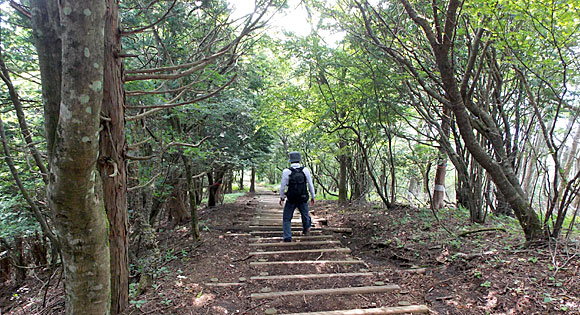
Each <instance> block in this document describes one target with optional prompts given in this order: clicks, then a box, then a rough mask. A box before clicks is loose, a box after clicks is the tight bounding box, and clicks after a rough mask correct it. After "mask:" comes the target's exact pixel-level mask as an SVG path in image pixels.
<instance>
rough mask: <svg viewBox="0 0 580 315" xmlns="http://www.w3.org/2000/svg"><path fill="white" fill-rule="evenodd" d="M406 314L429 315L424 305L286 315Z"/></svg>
mask: <svg viewBox="0 0 580 315" xmlns="http://www.w3.org/2000/svg"><path fill="white" fill-rule="evenodd" d="M407 313H413V314H418V313H429V308H428V307H427V306H425V305H409V306H393V307H378V308H359V309H353V310H341V311H322V312H309V313H292V314H286V315H371V314H372V315H389V314H407Z"/></svg>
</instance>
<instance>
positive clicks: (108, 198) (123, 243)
mask: <svg viewBox="0 0 580 315" xmlns="http://www.w3.org/2000/svg"><path fill="white" fill-rule="evenodd" d="M106 3H107V11H106V15H105V45H104V49H105V63H104V80H103V81H102V89H103V106H102V109H101V115H102V116H103V117H104V118H105V119H103V120H102V131H101V133H100V142H99V146H100V153H99V164H98V167H99V171H100V173H101V178H102V179H103V192H104V201H105V209H106V211H107V218H108V220H109V244H110V252H111V313H112V314H118V313H121V312H123V311H124V310H125V309H126V308H127V307H128V306H129V253H128V243H127V241H128V240H127V231H128V213H127V170H126V163H125V153H126V150H127V141H126V138H125V117H124V115H125V110H124V108H125V95H124V90H123V81H122V77H123V64H122V61H123V60H122V59H121V58H118V57H117V56H116V55H118V53H119V52H120V51H121V36H120V34H119V30H120V27H119V11H118V4H117V1H115V0H107V1H106ZM93 84H94V85H95V86H94V87H95V88H98V87H99V86H98V83H93Z"/></svg>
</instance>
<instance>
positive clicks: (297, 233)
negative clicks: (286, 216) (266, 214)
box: [250, 229, 322, 236]
mask: <svg viewBox="0 0 580 315" xmlns="http://www.w3.org/2000/svg"><path fill="white" fill-rule="evenodd" d="M293 230H294V231H293V232H292V235H293V236H294V235H302V229H299V230H298V229H293ZM310 233H311V234H320V233H322V231H310ZM250 235H254V236H256V235H280V236H282V229H280V230H278V231H275V230H270V231H251V232H250Z"/></svg>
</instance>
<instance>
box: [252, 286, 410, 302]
mask: <svg viewBox="0 0 580 315" xmlns="http://www.w3.org/2000/svg"><path fill="white" fill-rule="evenodd" d="M399 289H400V287H399V286H398V285H396V284H387V285H380V286H379V285H377V286H368V287H348V288H333V289H317V290H298V291H280V292H268V293H252V294H251V295H250V298H252V299H253V300H257V299H271V298H277V297H281V296H296V295H297V296H303V295H339V294H366V293H383V292H391V291H395V290H399Z"/></svg>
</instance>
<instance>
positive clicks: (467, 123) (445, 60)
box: [400, 0, 544, 242]
mask: <svg viewBox="0 0 580 315" xmlns="http://www.w3.org/2000/svg"><path fill="white" fill-rule="evenodd" d="M400 2H401V3H402V4H403V6H404V7H405V10H406V11H407V14H408V15H409V17H410V18H411V19H412V20H413V21H414V22H415V23H416V24H417V25H418V26H419V27H421V28H422V29H423V31H424V34H425V35H426V36H427V39H428V41H429V43H430V45H431V48H432V52H433V55H434V57H435V63H436V65H437V68H438V70H439V76H440V78H441V82H442V84H443V88H444V90H445V96H446V98H447V99H448V100H449V104H448V106H449V108H450V109H451V111H452V112H453V114H454V115H455V118H456V123H457V126H458V128H459V133H460V135H461V138H462V139H463V141H464V143H465V146H466V147H467V149H468V150H469V152H470V153H471V155H472V156H473V157H474V158H475V160H476V161H477V162H478V163H479V164H480V165H481V166H482V167H483V168H484V169H485V170H486V171H487V172H488V174H489V175H490V176H491V178H492V179H493V181H494V183H495V184H496V186H497V187H498V189H499V190H500V191H501V192H502V193H503V194H504V196H509V197H508V202H509V203H510V205H511V206H512V209H513V210H514V213H515V215H516V217H517V218H518V221H519V222H520V225H521V227H522V230H523V231H524V234H525V237H526V240H527V241H528V242H530V241H535V240H539V239H543V237H544V235H543V233H542V232H543V231H542V225H541V223H540V220H539V218H538V215H537V214H536V212H535V211H534V209H532V207H531V205H530V203H529V202H528V200H527V199H526V196H525V193H524V191H523V190H522V187H521V185H520V184H519V182H518V180H517V177H516V175H515V171H514V169H513V166H512V165H511V162H510V161H509V159H508V157H507V154H506V152H505V147H504V142H503V139H502V138H501V132H500V131H499V130H498V128H497V126H496V125H495V122H494V121H493V118H492V117H491V116H490V115H489V113H487V112H484V110H483V109H481V108H479V107H477V106H474V104H472V103H470V100H467V99H466V100H464V99H463V97H462V94H461V91H460V89H459V86H458V84H457V78H456V71H455V67H454V64H453V63H452V61H451V57H450V52H451V49H452V48H453V45H454V43H453V37H452V36H451V33H452V32H451V33H448V32H446V33H445V36H444V38H443V41H439V40H438V39H437V38H436V35H435V34H436V33H435V32H434V30H433V29H432V28H431V26H430V25H429V24H428V23H427V21H426V20H425V19H424V18H423V17H421V16H419V15H418V13H417V12H416V11H415V9H414V8H413V7H412V6H411V4H410V3H409V1H408V0H400ZM461 3H462V2H461V1H459V0H450V1H449V5H448V6H447V12H446V15H445V16H446V19H445V30H446V31H447V30H450V31H452V30H454V29H455V27H456V25H457V17H458V13H457V11H458V9H459V7H460V6H461ZM479 43H480V41H479V38H476V39H475V40H474V43H473V45H472V47H471V50H472V51H473V53H472V55H471V56H472V57H473V56H477V55H476V52H477V51H478V50H479ZM467 107H469V110H470V111H471V114H473V115H475V116H477V117H478V118H479V120H480V121H481V123H482V124H485V126H486V128H488V129H487V133H486V135H485V136H486V138H487V139H488V140H489V141H490V143H491V144H492V146H493V149H494V151H495V156H497V160H495V159H494V158H492V156H491V155H489V154H488V153H487V152H486V150H484V148H482V147H481V145H480V144H479V143H478V141H477V139H476V137H475V135H474V133H473V130H474V128H473V125H472V124H471V116H470V113H468V111H467Z"/></svg>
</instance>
